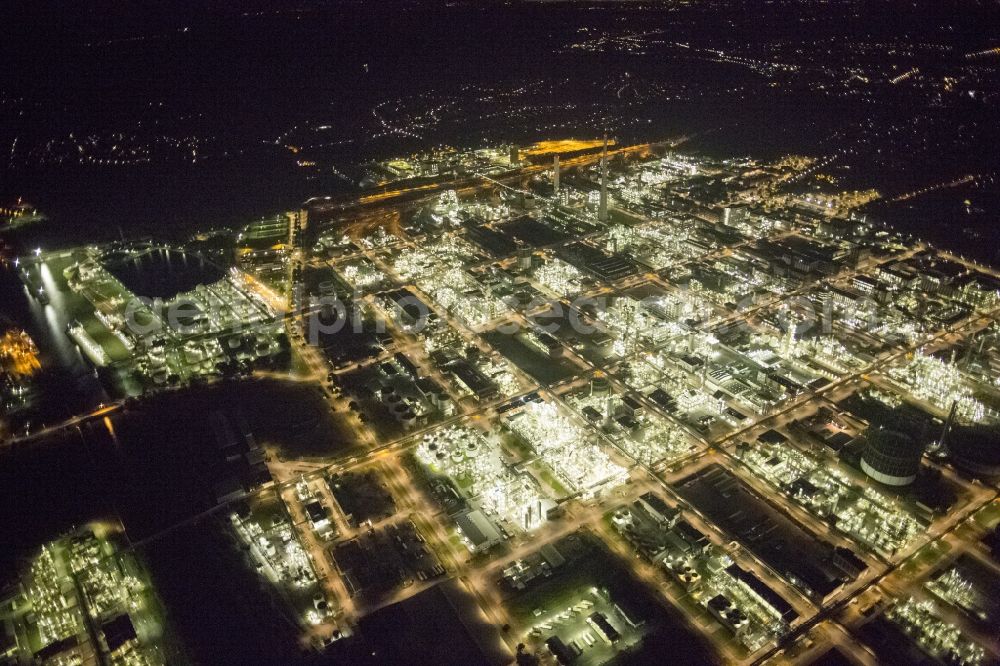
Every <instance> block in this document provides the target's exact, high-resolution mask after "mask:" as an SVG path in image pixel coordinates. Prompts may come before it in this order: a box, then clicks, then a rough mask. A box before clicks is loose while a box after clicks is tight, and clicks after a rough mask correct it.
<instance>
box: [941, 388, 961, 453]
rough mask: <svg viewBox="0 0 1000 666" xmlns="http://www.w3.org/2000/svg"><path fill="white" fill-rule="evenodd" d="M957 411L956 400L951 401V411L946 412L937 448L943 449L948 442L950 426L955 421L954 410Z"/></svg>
mask: <svg viewBox="0 0 1000 666" xmlns="http://www.w3.org/2000/svg"><path fill="white" fill-rule="evenodd" d="M957 411H958V400H955V401H953V402H952V403H951V411H950V412H948V420H947V421H945V422H944V427H943V428H942V429H941V439H939V440H938V448H939V449H944V448H945V447H946V446H947V444H948V433H949V432H950V431H951V426H952V424H953V423H955V412H957Z"/></svg>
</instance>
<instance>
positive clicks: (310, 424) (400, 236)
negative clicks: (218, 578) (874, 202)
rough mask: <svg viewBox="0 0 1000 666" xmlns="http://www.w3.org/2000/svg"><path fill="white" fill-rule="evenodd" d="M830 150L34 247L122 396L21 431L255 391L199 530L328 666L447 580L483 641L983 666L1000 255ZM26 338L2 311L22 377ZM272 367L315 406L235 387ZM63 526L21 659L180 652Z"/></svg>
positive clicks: (134, 588) (33, 604) (45, 305)
mask: <svg viewBox="0 0 1000 666" xmlns="http://www.w3.org/2000/svg"><path fill="white" fill-rule="evenodd" d="M812 163H813V162H812V161H811V160H806V159H800V160H796V159H786V160H783V161H781V162H776V163H765V162H759V161H756V160H752V159H747V158H741V159H728V160H726V159H710V158H706V157H702V156H696V155H688V154H684V153H682V152H679V151H678V150H676V149H674V148H673V147H672V146H671V145H670V144H669V143H663V144H656V143H651V144H644V145H641V146H621V145H619V144H618V143H615V142H614V141H611V140H607V139H604V138H588V139H585V140H559V141H551V142H542V143H539V144H535V145H532V146H528V147H524V148H518V147H517V146H509V145H503V146H500V147H496V148H489V149H477V150H469V151H460V150H455V149H440V150H435V151H430V152H425V153H421V154H418V155H413V156H408V157H399V158H394V159H388V160H385V161H383V162H379V163H377V164H372V165H369V168H370V170H371V174H372V175H371V180H372V182H373V183H377V184H378V186H379V187H380V188H381V189H380V190H378V191H377V192H376V191H372V192H368V193H366V194H363V195H362V196H360V197H355V198H343V199H342V200H330V199H328V198H319V199H314V200H310V201H309V202H307V203H306V204H305V205H304V207H303V208H302V209H301V210H296V211H293V212H291V213H288V214H286V215H279V216H276V217H273V218H267V219H263V220H260V221H256V222H253V223H251V224H249V225H248V226H246V227H245V228H243V229H242V230H240V231H239V232H232V233H229V234H220V235H215V234H204V235H201V236H199V237H195V238H192V239H190V241H189V242H186V243H180V242H178V243H176V244H173V245H167V244H162V243H159V242H153V241H144V242H124V241H116V242H112V243H109V244H106V245H93V246H86V247H78V248H72V249H68V250H46V249H44V248H39V250H38V251H37V252H35V253H30V254H27V255H26V256H22V257H20V258H19V259H18V261H17V267H16V270H17V273H18V275H19V277H20V279H21V281H22V283H23V286H24V289H25V292H26V294H27V296H28V297H29V298H30V299H31V301H32V303H33V304H34V306H35V307H37V308H38V309H39V311H40V312H49V313H55V314H51V315H50V319H51V320H52V321H54V322H56V324H57V326H56V328H57V329H60V330H58V333H59V334H60V335H62V336H65V337H64V338H62V340H63V342H64V344H67V345H68V346H69V348H70V349H71V350H72V353H73V354H76V355H77V356H78V358H79V360H82V361H83V362H84V363H86V364H87V367H88V368H90V369H92V370H93V371H94V374H95V375H96V376H97V378H98V381H100V383H101V386H102V387H103V389H104V390H105V391H106V398H105V399H103V400H102V401H101V404H100V405H99V406H98V407H95V410H94V411H93V413H90V414H84V415H82V416H81V415H79V414H77V415H74V416H73V418H72V419H71V420H70V421H68V422H66V423H60V422H52V421H50V422H48V423H45V424H37V423H32V422H27V423H23V422H22V423H18V424H17V426H16V427H15V426H13V425H12V426H11V428H10V432H11V433H12V436H11V438H10V440H11V442H12V446H13V447H17V446H22V445H23V446H27V445H28V444H30V443H31V442H32V441H38V439H39V438H42V437H44V436H46V434H51V433H52V432H60V431H61V430H63V429H75V428H79V429H80V430H79V433H80V434H79V438H80V439H82V440H85V441H86V439H87V437H88V436H90V433H91V432H92V430H94V429H95V428H100V429H103V430H102V432H103V433H105V434H104V435H103V436H104V437H105V438H106V439H108V441H109V442H111V443H110V444H107V446H106V447H105V448H106V449H107V450H109V451H112V452H114V455H116V456H120V457H121V458H122V459H123V460H125V461H126V463H127V464H131V463H128V461H129V456H130V455H131V454H130V451H132V450H134V449H135V448H136V446H137V445H138V444H137V441H138V440H137V439H136V435H134V434H131V435H130V433H134V432H143V431H141V430H139V429H138V427H137V426H135V425H134V424H133V422H134V421H135V420H137V419H140V418H143V417H142V415H143V414H147V413H149V411H148V410H152V409H154V408H155V405H157V404H160V403H159V402H158V401H167V402H168V403H169V401H171V400H181V399H183V398H182V397H183V396H184V395H187V392H195V394H196V395H199V396H200V395H210V396H211V395H217V394H218V395H225V396H230V395H234V396H236V397H235V398H232V399H230V398H228V397H227V398H226V400H228V402H225V403H224V404H223V406H219V407H216V406H215V405H214V403H213V404H212V408H211V410H209V411H208V412H207V413H206V415H205V416H204V417H203V418H202V417H198V418H202V421H203V423H202V425H201V426H200V427H203V429H205V431H206V432H207V433H208V435H207V437H206V439H205V441H204V442H203V446H202V444H199V447H201V448H203V449H205V451H204V455H205V458H206V460H209V463H206V464H205V465H204V470H206V471H204V472H203V473H199V475H197V479H196V481H190V483H191V484H195V485H194V487H200V486H197V483H202V484H203V485H204V488H203V490H204V493H203V494H204V498H201V499H199V501H200V502H201V504H197V505H195V506H194V508H192V509H191V514H192V515H190V516H184V515H182V514H179V515H178V523H179V524H181V525H182V526H185V529H186V526H187V524H188V523H189V522H191V524H193V525H196V526H197V529H209V528H210V530H209V531H213V532H214V533H215V534H216V536H218V535H222V543H223V545H222V546H218V549H219V550H226V549H227V548H228V549H229V550H231V551H232V552H233V553H235V555H232V558H233V560H232V561H233V562H236V563H237V564H238V565H240V566H242V567H243V568H245V569H246V571H245V572H244V573H245V574H246V575H247V576H248V578H247V579H246V580H248V581H249V582H248V583H246V585H248V586H250V587H253V588H254V589H256V590H258V592H259V593H260V594H262V595H265V597H266V598H267V599H269V600H270V602H269V603H267V604H262V606H267V608H266V609H265V610H263V611H261V612H265V613H275V614H276V615H277V616H279V617H280V618H281V619H280V621H278V620H276V622H278V623H279V624H282V625H283V626H284V625H287V626H288V627H290V628H291V629H290V631H291V632H292V633H293V634H295V635H296V636H297V637H298V639H299V640H298V643H299V645H300V646H307V647H306V648H305V650H306V651H307V652H309V653H310V654H315V655H318V656H317V658H322V656H323V655H329V656H330V657H331V659H338V658H342V659H354V658H355V657H347V656H340V655H352V654H361V653H362V652H363V653H365V654H369V653H371V654H378V655H379V658H382V656H383V655H385V654H386V653H383V652H379V650H380V649H382V648H380V647H378V638H377V637H376V636H377V633H378V632H377V630H376V629H375V628H374V627H376V626H379V625H381V624H384V623H386V622H388V623H389V624H393V623H395V622H397V621H400V622H401V620H398V617H399V616H398V615H392V614H393V613H402V614H404V615H405V616H406V617H408V618H409V617H411V616H412V615H419V614H421V612H423V611H421V610H420V609H422V608H427V607H429V606H424V605H423V604H427V605H430V604H434V603H443V602H442V601H441V599H438V598H437V597H436V596H435V595H443V596H444V597H447V599H448V602H447V603H448V605H449V606H450V607H452V608H456V607H457V604H459V602H458V601H456V599H459V598H461V599H463V600H464V601H463V602H462V603H467V604H468V605H467V606H465V607H466V608H469V609H472V610H469V611H467V612H465V613H464V614H462V617H461V618H459V619H457V620H455V622H456V623H459V624H463V626H464V628H463V629H462V630H461V632H460V633H462V635H463V636H467V635H472V634H473V633H475V632H476V631H479V629H482V630H483V631H484V632H485V633H484V634H483V636H480V637H479V638H477V639H476V641H474V642H476V644H477V645H478V646H479V647H483V646H484V645H486V646H488V647H489V649H487V648H485V647H483V651H482V653H480V656H479V657H478V658H476V659H474V660H473V661H471V662H466V663H511V662H514V661H515V660H517V662H518V663H541V664H555V663H560V664H570V663H574V664H586V665H596V664H602V663H654V662H655V663H671V659H670V657H669V656H666V655H665V654H664V650H669V649H671V648H670V647H665V645H666V646H670V645H678V644H683V645H684V648H683V649H684V650H685V651H690V653H691V655H694V656H692V657H691V659H690V661H691V662H692V663H711V662H716V663H720V662H722V663H734V664H762V663H768V664H778V663H788V662H792V663H803V664H807V663H813V662H814V661H815V660H816V659H818V658H820V657H821V656H822V655H825V654H829V653H830V652H831V651H836V652H837V653H839V656H841V657H843V658H844V659H845V660H847V662H848V663H864V664H869V663H904V662H905V661H907V660H910V659H919V658H923V659H928V660H938V661H943V662H945V663H955V664H962V665H969V666H975V665H980V664H988V663H995V662H996V660H997V659H1000V639H998V636H1000V632H998V631H997V627H998V626H1000V607H998V605H997V603H996V601H995V599H996V593H997V591H998V587H997V585H998V583H997V580H1000V563H998V561H997V559H996V558H997V540H998V539H997V536H996V535H997V532H996V530H997V529H998V528H997V524H998V522H1000V500H998V499H997V497H998V486H997V482H998V474H1000V449H998V448H997V444H996V442H997V441H998V440H997V433H998V432H1000V374H998V367H1000V344H998V340H1000V337H998V335H997V332H998V330H1000V273H998V272H997V271H995V270H994V269H992V268H989V267H986V266H983V265H979V264H976V263H974V262H972V261H970V260H968V259H965V258H963V257H961V256H957V255H954V254H951V253H948V252H945V251H942V250H939V249H936V248H935V247H932V246H931V245H929V244H927V243H924V242H922V241H918V240H912V239H909V238H904V237H903V236H901V235H899V234H897V233H896V232H894V231H892V230H891V229H890V228H888V227H886V226H884V225H882V224H881V223H879V222H878V221H876V220H874V219H871V218H869V217H867V216H866V215H865V214H864V213H863V212H861V211H860V210H859V208H860V207H861V206H862V205H863V204H864V203H866V202H867V201H869V200H870V199H871V198H872V197H876V196H878V194H877V193H875V192H861V193H859V192H846V193H841V194H839V195H834V194H826V195H824V196H823V198H815V197H818V195H815V196H814V195H813V194H812V193H810V191H809V189H808V187H807V186H806V185H803V184H802V183H808V182H809V177H810V173H811V172H810V171H809V168H810V165H811V164H812ZM793 184H795V185H794V186H793ZM38 359H39V356H38V350H37V349H36V348H35V347H34V343H33V342H31V340H30V339H29V338H27V336H26V334H22V333H19V332H16V331H12V332H10V333H7V334H6V335H4V337H2V338H0V372H2V375H0V377H2V378H3V380H4V385H3V389H4V396H5V399H6V400H7V401H8V403H9V404H13V402H12V401H14V399H15V397H17V396H19V395H21V394H23V393H25V391H26V389H25V388H23V387H26V386H30V381H31V379H30V378H31V376H32V375H33V374H34V373H35V372H37V371H38V369H39V367H41V364H40V363H39V360H38ZM268 382H274V383H283V384H280V385H282V386H284V385H286V384H288V385H292V386H293V389H294V390H301V391H304V392H307V393H303V394H302V395H308V400H309V401H312V402H309V403H308V404H309V405H314V404H315V405H318V407H315V408H312V407H310V409H311V410H312V411H310V412H309V413H308V415H307V416H298V415H297V414H298V411H296V410H301V411H303V412H305V407H303V406H302V405H303V404H305V401H306V398H301V399H300V398H295V399H294V400H289V401H288V402H287V403H285V402H280V403H279V400H280V399H279V398H278V397H276V396H274V397H272V396H271V395H270V394H268V393H266V392H265V393H264V397H263V398H257V402H255V403H254V405H256V406H248V405H247V404H246V401H245V400H244V399H243V398H241V397H240V396H241V395H243V394H240V393H239V391H240V390H242V389H241V387H244V386H252V387H254V389H253V390H254V391H258V390H259V391H267V390H270V389H268V388H267V387H270V386H271V384H269V383H268ZM293 389H290V390H293ZM213 392H218V393H213ZM28 393H30V392H28ZM255 395H256V394H255ZM296 395H299V394H296ZM26 400H28V398H25V399H24V400H22V401H21V402H25V401H26ZM197 400H199V401H200V400H201V398H198V399H197ZM220 400H221V399H220ZM208 402H210V400H209V401H208ZM269 403H272V404H280V405H281V406H280V407H278V408H277V409H283V410H288V412H289V413H288V415H287V419H288V420H289V425H288V428H284V427H278V428H271V429H268V427H267V421H266V419H265V418H264V417H263V416H261V414H258V413H255V412H260V413H264V412H266V411H267V410H268V409H269V406H268V405H269ZM169 404H173V403H169ZM220 404H222V403H220ZM19 409H27V407H26V406H25V405H23V404H22V405H21V406H20V407H19ZM144 410H145V411H144ZM12 411H13V410H12ZM159 418H163V419H168V420H169V419H173V418H178V419H179V418H180V415H179V414H172V415H171V416H163V415H161V416H160V417H159ZM184 418H185V420H187V419H194V418H195V417H193V416H187V415H185V417H184ZM293 420H294V421H295V423H296V424H298V425H295V427H292V423H291V422H292V421H293ZM303 423H304V424H306V425H301V424H303ZM94 424H96V426H95V425H94ZM105 431H106V432H105ZM71 432H74V433H75V432H76V431H75V430H72V431H71ZM324 433H325V434H324ZM329 433H333V434H329ZM285 439H287V440H289V441H290V440H295V442H297V444H295V445H298V446H301V447H302V448H301V450H298V451H296V449H295V445H291V444H288V442H287V441H285ZM302 442H305V444H303V443H302ZM331 442H332V443H331ZM984 442H986V443H988V445H986V444H983V443H984ZM88 446H91V445H88ZM991 447H992V448H991ZM88 450H89V449H88ZM123 464H124V463H123ZM126 468H127V469H131V468H129V467H126ZM186 487H187V486H186ZM199 497H200V495H199ZM178 511H179V510H178ZM124 513H125V514H130V512H129V511H127V510H126V511H124ZM123 518H124V519H123V522H124V523H125V527H126V531H130V529H129V528H130V526H129V521H130V520H133V518H131V517H130V515H126V516H124V517H123ZM192 521H193V522H192ZM206 525H208V527H205V526H206ZM172 529H173V528H169V527H165V528H164V529H163V531H162V532H155V533H154V535H153V536H151V537H147V539H148V540H149V541H150V542H151V543H152V547H153V548H155V546H156V542H157V540H158V539H169V535H170V532H171V530H172ZM95 534H99V536H95ZM145 545H146V544H145V543H144V544H143V546H144V547H145ZM991 545H992V548H993V550H992V554H991V551H990V546H991ZM39 547H40V550H39V551H38V553H37V557H36V558H35V559H34V560H33V561H32V562H30V563H29V565H28V566H27V568H26V569H25V570H24V572H23V574H22V575H21V578H20V582H19V583H18V585H17V587H16V588H15V589H14V590H12V591H11V596H10V597H9V599H10V601H8V602H7V603H6V604H5V605H4V606H3V607H2V609H0V620H2V621H3V626H4V627H5V631H6V632H7V633H5V636H7V637H8V638H10V640H7V641H6V642H5V643H4V644H3V645H2V646H0V648H2V649H3V650H5V652H4V653H3V654H4V656H6V657H8V658H10V659H11V660H13V661H16V660H18V659H21V660H25V659H27V660H31V659H35V660H38V661H39V662H41V663H66V664H68V663H92V662H91V660H95V659H96V660H97V661H96V662H94V663H115V664H119V663H120V664H153V663H172V662H170V659H169V658H168V657H166V656H165V652H164V648H162V647H161V643H162V641H163V640H164V639H162V638H161V636H162V635H165V634H169V624H170V615H171V612H170V609H169V605H170V600H169V599H166V600H164V601H163V602H162V603H163V604H165V605H166V606H168V608H167V611H166V615H165V619H164V617H163V613H164V610H163V608H161V606H160V604H161V602H160V601H158V600H157V597H156V596H155V595H154V594H152V593H151V592H150V590H151V589H152V587H151V586H152V585H153V583H151V582H150V580H149V578H148V577H147V575H146V573H145V570H144V569H143V568H142V565H141V564H139V560H137V559H133V556H132V555H131V553H132V550H131V547H130V546H129V545H128V541H126V540H124V539H122V538H120V537H119V536H117V535H112V536H106V535H105V534H104V533H103V532H100V531H98V532H94V531H92V530H82V531H79V530H78V531H76V532H74V533H72V534H71V535H69V536H66V537H63V538H60V539H58V540H55V541H52V542H47V543H46V544H44V545H42V544H40V545H39ZM207 552H215V551H207ZM227 552H229V551H227ZM213 557H214V555H213ZM233 566H234V567H236V566H237V565H233ZM154 573H155V572H154ZM155 578H156V576H155V575H154V576H153V580H154V581H155ZM67 581H68V582H67ZM435 600H436V601H435ZM275 609H280V610H278V611H276V610H275ZM427 612H428V613H429V611H427ZM386 614H389V615H388V618H395V619H386V618H387V615H386ZM161 623H163V624H164V626H165V628H159V625H160V624H161ZM466 624H468V625H476V626H478V627H479V629H475V628H470V627H469V626H465V625H466ZM477 635H478V634H477ZM442 640H445V639H442ZM424 648H426V646H424ZM424 648H421V649H424ZM426 649H431V648H426ZM435 649H439V648H435ZM442 649H443V648H442ZM454 649H455V650H458V649H459V648H458V647H455V648H454ZM685 653H686V652H685ZM657 655H659V657H658V656H657ZM845 655H850V656H849V658H848V657H847V656H845ZM900 655H906V656H900ZM357 658H358V659H360V657H357ZM385 658H386V659H390V657H385ZM56 659H60V660H61V661H55V660H56ZM428 659H429V661H434V659H433V658H432V657H428ZM616 659H617V660H621V661H615V660H616ZM629 659H635V660H636V661H628V660H629ZM18 663H20V662H18ZM25 663H27V662H25ZM330 663H362V662H360V661H357V662H354V661H351V662H337V661H333V662H330ZM366 663H367V662H366ZM383 663H389V662H388V661H387V662H383ZM400 663H402V662H400ZM407 663H408V662H407ZM439 663H445V662H444V661H441V662H439ZM449 663H451V662H449ZM685 663H686V662H685ZM829 663H841V662H836V661H833V662H829Z"/></svg>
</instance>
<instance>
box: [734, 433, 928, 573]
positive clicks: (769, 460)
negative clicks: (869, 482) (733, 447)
mask: <svg viewBox="0 0 1000 666" xmlns="http://www.w3.org/2000/svg"><path fill="white" fill-rule="evenodd" d="M738 455H739V456H740V459H741V460H742V461H743V462H744V463H745V464H746V465H747V466H748V467H749V468H750V469H751V470H753V471H754V473H755V474H757V475H758V476H759V477H760V478H762V479H764V480H765V481H767V482H768V483H770V484H771V485H772V486H774V487H775V488H777V489H779V490H780V491H781V492H782V493H784V494H785V496H787V497H789V498H790V499H792V500H794V501H795V502H798V503H799V504H801V505H802V506H804V507H805V508H806V509H808V510H809V511H810V512H811V513H812V514H814V515H815V516H816V517H818V518H821V519H826V518H828V517H829V516H834V518H835V520H836V522H835V524H836V526H837V529H839V530H840V531H841V532H844V533H845V534H847V535H849V536H851V537H852V538H854V539H857V540H859V541H861V542H862V543H865V544H867V545H868V546H870V547H872V548H874V549H875V550H877V551H879V552H880V553H882V554H883V555H887V556H888V555H891V554H893V553H895V552H896V551H897V550H900V549H902V548H905V547H906V546H907V545H909V544H910V543H912V542H913V539H914V538H915V537H916V536H917V535H919V534H920V533H921V531H922V530H923V527H922V526H921V524H920V523H919V522H918V521H917V520H916V518H914V517H913V516H912V515H910V514H909V513H907V512H906V511H905V510H903V509H902V508H901V507H899V506H898V505H897V504H896V503H895V502H894V501H892V500H891V499H889V498H888V497H886V496H885V495H883V494H882V493H879V492H878V491H876V490H873V489H871V488H864V489H862V488H861V487H860V486H857V485H855V484H853V483H852V482H851V481H850V479H848V478H847V477H846V476H845V475H844V474H842V473H841V472H839V471H837V470H836V469H833V470H831V469H828V468H827V466H826V464H825V463H824V462H823V461H821V460H819V459H816V458H813V457H812V456H808V455H806V454H804V453H801V452H799V451H797V450H795V449H793V448H791V447H789V446H779V445H772V444H764V443H758V444H755V445H753V446H748V445H745V446H742V447H740V448H739V449H738Z"/></svg>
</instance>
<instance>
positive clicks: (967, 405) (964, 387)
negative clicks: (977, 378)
mask: <svg viewBox="0 0 1000 666" xmlns="http://www.w3.org/2000/svg"><path fill="white" fill-rule="evenodd" d="M888 374H889V376H890V377H891V378H892V379H894V380H896V381H897V382H899V383H901V384H903V385H904V386H906V388H907V389H908V390H909V391H910V392H911V393H912V394H913V395H914V396H916V397H917V398H919V399H921V400H926V401H927V402H929V403H931V404H932V405H934V406H935V407H937V408H938V409H940V410H941V411H943V412H947V411H949V410H950V409H951V405H952V403H955V402H957V403H958V411H957V416H958V417H959V418H960V419H962V420H964V421H971V422H973V423H980V422H982V421H984V420H986V419H987V417H989V418H993V417H994V414H992V413H989V414H988V413H987V409H986V405H984V404H983V403H981V402H980V401H978V400H976V398H975V397H974V396H973V391H972V389H971V388H970V387H969V385H968V384H967V383H966V381H965V377H964V376H963V375H962V373H961V371H960V370H959V369H958V368H956V367H955V366H953V365H951V364H949V363H945V362H944V361H942V360H940V359H938V358H936V357H934V356H928V355H926V354H923V353H921V352H917V353H916V354H915V355H914V356H913V360H911V361H910V362H909V363H907V364H905V365H902V366H897V367H894V368H890V369H889V371H888Z"/></svg>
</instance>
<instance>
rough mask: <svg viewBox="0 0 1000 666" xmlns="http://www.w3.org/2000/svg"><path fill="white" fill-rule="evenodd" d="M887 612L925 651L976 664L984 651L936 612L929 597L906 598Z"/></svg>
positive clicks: (960, 662) (963, 662)
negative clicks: (927, 598)
mask: <svg viewBox="0 0 1000 666" xmlns="http://www.w3.org/2000/svg"><path fill="white" fill-rule="evenodd" d="M887 616H888V617H889V619H890V620H892V621H893V622H895V623H896V624H898V625H899V626H900V627H902V629H903V631H905V632H906V633H907V634H909V635H910V636H912V637H913V639H914V640H915V641H917V642H918V643H919V644H920V646H921V647H922V648H924V649H925V650H927V651H928V652H930V653H932V654H934V655H936V656H938V657H940V658H943V659H946V660H947V661H949V662H951V663H955V664H961V666H976V665H977V664H980V663H982V661H983V659H985V657H986V651H985V650H983V648H981V647H980V646H978V645H976V644H975V643H973V642H972V641H970V640H969V639H968V638H966V637H965V636H963V635H962V631H961V630H960V629H959V628H958V627H956V626H955V625H953V624H951V623H949V622H945V621H944V620H942V619H941V618H940V616H938V614H937V609H936V608H935V607H934V604H933V603H931V602H930V601H917V600H915V599H912V598H911V599H907V600H906V601H903V602H902V603H899V604H897V605H896V606H894V607H892V608H891V609H890V610H889V612H888V613H887Z"/></svg>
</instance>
